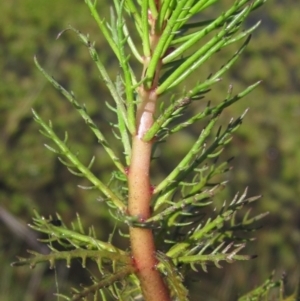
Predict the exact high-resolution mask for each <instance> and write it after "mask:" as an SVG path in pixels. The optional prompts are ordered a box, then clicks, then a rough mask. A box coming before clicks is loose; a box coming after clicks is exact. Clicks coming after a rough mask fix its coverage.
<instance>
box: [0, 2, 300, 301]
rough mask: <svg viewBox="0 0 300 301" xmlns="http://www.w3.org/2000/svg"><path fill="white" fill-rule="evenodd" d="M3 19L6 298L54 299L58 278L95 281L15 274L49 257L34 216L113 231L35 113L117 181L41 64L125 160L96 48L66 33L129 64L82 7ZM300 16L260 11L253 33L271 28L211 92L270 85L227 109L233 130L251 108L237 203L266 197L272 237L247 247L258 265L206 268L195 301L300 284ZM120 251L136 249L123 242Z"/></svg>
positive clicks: (47, 8) (181, 137) (0, 100)
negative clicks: (245, 196)
mask: <svg viewBox="0 0 300 301" xmlns="http://www.w3.org/2000/svg"><path fill="white" fill-rule="evenodd" d="M220 2H221V3H220V4H218V5H217V6H216V7H215V8H214V9H213V10H212V13H213V14H214V15H216V14H217V13H218V12H219V11H222V9H223V8H224V7H227V6H228V5H229V4H230V3H231V2H232V1H230V0H222V1H220ZM108 3H109V2H108V1H99V4H98V6H99V10H100V12H101V15H103V16H106V17H108V16H109V7H108ZM0 11H1V18H0V72H1V82H0V112H1V115H0V126H1V132H0V134H1V144H0V162H1V164H0V225H1V228H0V235H1V239H0V244H1V250H0V262H1V277H0V296H1V301H2V300H3V301H6V300H7V301H10V300H26V301H31V300H39V301H41V300H45V301H48V300H54V298H55V297H53V293H55V292H57V285H56V282H57V281H58V282H59V283H60V285H59V289H60V291H63V292H68V287H69V286H70V283H71V284H72V285H78V284H79V283H84V281H85V279H88V273H86V275H85V273H84V271H81V270H80V267H79V264H78V266H76V263H75V265H74V266H73V267H72V268H71V269H67V268H65V265H64V263H62V264H61V265H58V266H57V269H56V273H55V272H54V271H53V270H49V269H48V266H47V265H40V266H38V267H36V268H35V269H34V270H30V269H29V268H28V267H22V268H12V267H11V266H10V263H11V262H13V261H15V260H16V256H18V255H20V256H27V255H26V249H34V250H37V251H41V252H43V251H44V250H45V249H44V248H45V247H44V246H43V245H42V244H40V243H38V242H37V241H36V234H35V233H33V232H31V231H30V230H29V228H27V227H26V224H28V223H30V222H31V216H32V215H33V213H32V212H33V209H37V210H38V211H39V212H40V213H41V214H42V215H45V216H48V215H49V214H51V215H52V216H53V215H55V212H58V213H59V214H60V215H61V216H62V217H63V219H64V221H65V223H67V224H69V223H70V222H71V221H72V220H74V218H75V217H76V212H78V213H80V215H81V217H82V220H83V223H84V225H85V226H86V227H88V226H90V225H91V224H93V225H94V226H95V228H96V232H97V234H98V235H99V237H101V238H102V239H104V240H106V239H107V238H108V235H109V233H110V227H113V224H112V223H111V222H109V219H108V214H107V210H106V207H105V205H104V204H103V203H101V202H99V201H98V200H97V199H98V197H99V195H98V194H97V192H93V191H85V190H82V189H80V188H78V187H77V185H78V184H80V185H84V184H85V181H84V180H82V179H80V178H77V177H75V176H73V175H72V174H70V173H69V172H68V171H67V170H66V168H65V167H64V166H63V165H62V164H61V163H60V162H59V161H58V160H57V158H56V156H55V155H54V154H52V153H51V152H49V151H47V150H46V149H45V147H44V146H43V144H44V143H47V142H48V143H49V141H47V139H46V138H44V137H43V136H42V135H40V134H39V133H38V126H37V124H35V123H34V122H33V119H32V115H31V108H32V107H33V108H34V109H35V110H37V111H38V112H39V114H40V115H41V116H42V117H43V118H44V119H45V120H48V119H51V120H52V121H53V124H54V128H55V130H56V131H57V133H59V134H61V135H63V133H64V131H65V130H67V131H68V133H69V136H70V138H69V141H70V146H71V148H72V149H73V150H76V151H78V153H79V156H80V158H81V159H82V160H83V161H84V162H88V161H89V159H90V158H91V157H92V156H93V155H95V156H96V163H95V166H94V171H95V173H96V174H97V175H99V177H100V178H101V179H103V180H104V181H105V182H108V181H109V178H110V171H111V163H110V161H109V160H108V158H107V156H106V154H105V153H104V152H103V149H102V148H101V146H100V145H99V144H98V143H97V141H96V139H95V138H94V136H93V135H92V133H91V132H90V130H89V129H88V128H87V127H86V126H85V124H84V122H83V121H82V120H81V117H80V116H79V115H78V114H77V112H76V111H75V110H73V108H72V107H71V105H70V104H69V103H68V102H67V101H66V100H65V99H64V98H63V97H62V96H61V95H60V94H59V93H58V92H57V91H56V90H55V89H54V88H53V87H52V86H50V84H48V83H47V82H46V81H45V79H44V78H43V77H42V75H41V74H40V73H39V72H38V70H37V69H36V67H35V66H34V63H33V56H34V55H36V56H37V58H38V60H39V61H40V63H41V64H42V66H44V67H45V69H46V70H47V71H49V72H50V74H52V75H53V76H54V77H55V78H56V79H57V80H58V81H59V82H60V83H61V84H62V85H63V86H64V87H66V88H68V89H69V90H72V91H74V93H75V94H76V96H77V98H78V100H79V102H81V103H85V104H86V107H87V109H88V112H89V113H90V114H91V115H92V117H93V119H94V120H95V121H96V123H97V124H99V125H100V126H101V127H102V129H104V132H105V133H107V136H108V140H109V141H112V143H114V144H115V145H116V148H117V149H118V152H119V153H120V154H121V152H122V149H121V148H120V145H117V144H116V143H115V141H114V139H113V134H112V131H111V129H110V127H109V122H111V121H113V118H114V116H113V115H112V113H111V112H110V111H108V110H107V109H106V106H105V101H108V102H110V101H111V99H110V96H109V94H108V92H107V90H106V89H105V85H104V83H103V82H102V81H101V80H100V79H99V77H98V74H97V72H96V69H95V67H94V65H93V62H92V61H91V59H90V57H89V54H88V51H87V49H86V48H85V47H84V46H83V45H82V44H80V42H79V41H78V40H77V38H76V36H75V35H74V34H73V33H71V32H66V33H65V34H63V35H62V36H61V38H60V39H58V40H56V36H57V34H58V33H59V32H60V31H62V30H63V29H65V28H66V27H67V26H68V25H69V24H71V25H72V26H74V27H75V28H77V29H79V30H80V31H82V32H83V33H89V34H90V36H91V40H95V41H96V47H97V49H98V50H99V53H100V56H101V58H102V59H103V60H105V61H106V64H107V66H108V69H109V71H110V72H111V74H112V76H116V74H117V73H118V71H119V66H118V63H117V62H116V60H115V58H114V56H113V55H112V53H111V52H110V51H109V48H108V46H107V44H106V43H105V41H103V39H102V37H101V34H100V32H99V30H98V28H97V26H96V24H95V22H94V20H93V19H92V17H91V16H90V13H89V11H88V8H87V6H86V5H85V4H84V1H83V0H64V1H58V0H52V1H46V0H39V1H36V0H22V1H17V0H10V1H1V3H0ZM299 16H300V3H299V1H298V0H285V1H268V2H267V4H266V5H265V6H264V7H262V8H260V9H259V10H258V11H256V12H255V13H253V14H252V15H251V16H250V18H249V19H248V21H247V22H246V26H251V25H253V24H254V22H256V21H257V20H259V19H262V20H263V23H262V25H261V27H260V28H259V29H258V30H257V31H256V32H255V33H254V36H253V39H252V41H251V43H250V45H249V47H248V49H247V50H246V51H245V52H244V54H243V56H242V58H241V59H240V60H239V62H238V63H237V64H236V65H235V66H234V68H233V69H232V70H231V71H230V73H229V74H227V75H226V74H225V75H224V79H223V81H222V82H221V83H220V84H218V85H216V86H215V87H214V90H213V91H212V92H211V93H210V94H209V99H211V100H212V101H213V102H218V101H221V100H222V99H223V97H224V96H225V95H226V92H227V89H228V85H229V84H233V89H234V92H238V91H240V90H241V89H243V88H245V87H246V86H247V85H249V84H252V83H253V82H255V81H257V80H259V79H262V80H263V83H262V84H261V85H260V86H259V87H258V88H257V89H256V90H255V91H254V92H253V93H252V94H250V95H249V96H247V97H246V98H245V99H244V100H242V101H241V102H240V103H238V104H236V105H235V106H234V107H230V108H229V109H227V110H226V112H224V116H223V120H224V121H228V120H229V119H230V118H231V117H237V116H238V115H239V114H241V113H242V112H243V111H244V110H245V109H246V108H248V107H250V111H249V113H248V114H247V116H246V119H245V122H244V124H243V126H242V127H241V128H240V129H239V131H238V132H237V133H236V134H235V137H234V139H233V142H232V144H231V145H230V146H229V147H228V148H227V150H226V154H225V155H226V156H227V158H228V157H231V156H235V160H234V161H233V163H232V166H233V170H232V171H231V172H230V174H228V175H226V176H227V177H228V178H229V179H230V184H229V188H228V189H227V192H226V194H227V196H226V197H227V198H230V197H232V196H233V195H234V194H235V193H236V192H237V191H241V190H243V189H244V188H245V187H246V186H249V195H257V194H262V195H263V198H262V199H261V200H260V201H259V202H258V203H257V204H256V205H255V206H254V208H253V214H254V213H255V212H257V213H258V212H265V211H269V212H270V214H269V215H268V216H267V217H266V218H265V219H264V220H262V221H260V223H259V225H260V226H262V228H261V229H260V230H259V231H258V232H257V233H255V234H253V236H255V237H256V238H257V239H256V240H255V241H253V242H251V243H250V244H249V246H248V247H247V252H249V253H250V254H257V255H258V258H257V259H255V260H252V261H250V262H246V263H243V262H242V263H234V264H231V265H229V264H223V267H224V268H223V269H221V270H218V269H216V268H215V267H211V268H210V269H209V272H208V273H207V274H206V273H204V272H202V271H199V275H195V277H194V276H193V277H192V278H193V279H192V280H191V281H189V282H188V283H187V285H188V286H189V287H190V289H191V300H198V297H197V296H198V292H199V291H202V298H201V299H206V300H211V301H213V300H235V299H236V298H237V296H238V295H239V294H242V293H245V292H247V291H248V290H250V289H252V288H253V287H255V286H256V285H258V284H260V283H261V282H262V281H263V280H264V279H266V278H267V277H268V276H269V275H270V273H271V272H272V271H273V270H275V277H277V278H278V277H281V275H282V273H283V272H285V273H286V275H287V276H286V290H287V292H292V291H293V288H295V286H296V282H297V278H298V276H299V270H298V269H299V265H298V261H299V251H300V232H299V227H300V218H299V211H300V202H299V194H300V185H299V183H300V171H299V170H300V135H299V130H300V67H299V66H300V36H299V32H300V22H299ZM200 17H201V16H200ZM230 51H232V50H230V49H229V50H228V51H227V53H226V51H225V52H224V53H221V54H219V55H218V54H217V55H216V56H215V57H214V58H213V59H211V60H210V61H209V62H208V63H207V64H206V65H205V66H203V67H202V68H201V70H199V71H198V72H199V78H201V77H206V76H207V75H208V74H209V73H210V70H213V69H214V68H217V67H220V66H221V65H222V64H223V63H224V62H225V61H226V60H227V59H228V58H229V55H230V53H232V52H230ZM138 68H140V67H139V66H137V72H140V70H139V69H138ZM198 132H199V128H196V127H193V128H191V129H190V130H189V131H185V132H183V133H180V134H178V135H176V136H174V137H172V139H170V141H169V143H168V144H165V145H163V146H162V147H161V148H160V153H161V158H160V159H158V161H157V162H156V163H155V164H154V167H155V170H156V172H153V182H154V184H155V182H156V181H157V178H159V177H161V176H163V175H164V174H166V173H167V172H168V171H169V170H170V169H171V168H172V166H174V164H175V162H176V161H177V160H178V158H180V157H181V156H182V154H183V152H184V150H185V149H186V147H185V146H186V145H188V144H189V143H190V142H191V140H192V139H193V138H194V137H195V135H196V133H198ZM226 156H225V157H226ZM166 158H167V159H168V160H166ZM154 174H155V175H157V176H158V177H157V178H155V176H154ZM220 201H223V200H220ZM117 243H118V244H122V245H123V246H125V247H126V242H124V241H120V242H117ZM244 252H245V251H244ZM203 296H204V297H205V298H204V297H203Z"/></svg>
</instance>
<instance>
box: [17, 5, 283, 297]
mask: <svg viewBox="0 0 300 301" xmlns="http://www.w3.org/2000/svg"><path fill="white" fill-rule="evenodd" d="M85 2H86V4H87V6H88V8H89V9H90V12H91V15H92V16H93V17H94V19H95V21H96V23H97V24H98V26H99V29H100V31H101V33H102V34H103V36H104V37H105V39H106V41H107V42H108V44H109V46H110V49H111V51H112V53H113V54H114V55H115V57H116V59H117V60H118V62H119V65H120V74H118V75H117V77H116V78H111V76H110V74H109V72H108V70H107V68H106V67H105V64H104V63H103V62H102V61H101V58H100V55H99V53H98V51H99V50H97V47H96V45H95V44H94V43H93V42H92V41H91V40H90V37H89V36H88V35H86V34H83V33H81V32H80V31H79V30H77V29H74V28H72V27H69V28H68V29H67V30H68V31H71V32H72V33H75V34H76V35H77V37H78V39H79V40H80V41H81V42H82V43H83V44H84V45H85V46H86V48H87V50H88V52H89V55H90V56H91V59H92V60H93V61H94V63H95V68H96V69H97V70H98V72H99V76H100V78H101V80H102V81H103V82H104V83H105V84H106V86H107V89H108V90H109V92H110V94H111V97H112V100H113V102H112V103H110V102H107V103H104V101H103V103H102V104H99V106H101V105H102V107H104V105H105V104H106V107H107V109H108V110H111V111H112V112H114V113H115V120H114V122H115V123H114V124H112V129H113V133H114V137H115V138H116V139H118V140H119V141H120V143H121V145H122V146H123V157H120V156H119V155H118V154H117V152H116V151H115V150H114V149H113V148H112V147H111V145H110V144H109V142H108V141H109V139H107V133H104V132H103V131H101V129H99V128H98V126H97V125H96V123H95V122H94V121H93V120H92V118H91V117H90V115H89V113H88V110H87V108H85V106H84V105H83V104H81V101H80V100H78V99H77V97H76V96H75V94H74V93H73V92H71V91H70V92H69V91H67V89H65V88H64V87H63V86H62V85H61V84H60V83H58V81H56V80H55V79H54V78H53V77H52V76H50V75H49V74H48V73H47V72H46V71H45V70H44V69H43V68H42V67H41V66H40V64H39V63H38V60H37V59H36V58H35V63H36V66H37V67H38V69H39V70H40V71H41V72H42V74H43V75H44V76H45V77H46V79H47V80H48V81H49V82H50V83H51V84H52V85H53V86H54V87H55V88H56V89H57V90H58V91H59V92H60V93H62V94H63V95H64V96H65V98H66V99H67V100H68V101H69V102H70V103H71V104H72V105H73V107H74V108H75V109H76V110H77V112H78V113H79V114H80V116H81V117H82V118H83V120H84V121H85V123H86V124H87V126H88V127H89V129H90V130H91V131H92V132H93V134H94V135H95V137H96V139H97V140H98V142H99V143H100V144H101V146H102V147H103V149H104V150H105V151H106V153H107V155H108V156H109V158H110V159H111V161H112V162H113V164H114V165H115V168H116V169H115V170H114V171H112V178H111V179H112V180H111V181H112V182H115V183H117V185H116V187H122V188H121V191H120V189H119V191H116V190H115V189H113V188H112V185H111V183H108V184H106V183H105V182H104V181H103V180H102V179H101V178H99V177H98V176H97V175H95V174H94V173H93V171H92V166H93V162H94V160H95V157H93V158H92V159H91V160H90V162H89V163H83V162H82V161H81V160H80V158H79V155H80V154H77V153H75V152H74V151H73V150H72V148H71V147H70V146H69V142H68V134H67V132H66V134H65V137H64V138H63V139H62V138H60V137H59V136H58V135H57V134H56V133H55V129H54V126H53V125H52V122H48V123H47V122H45V121H44V120H43V119H42V117H40V116H39V115H38V113H37V112H35V111H34V110H33V114H34V119H35V121H36V122H37V123H38V124H39V125H40V126H41V128H42V129H41V133H42V134H43V135H44V136H46V137H47V138H49V139H50V140H51V141H52V143H53V144H54V146H49V145H46V147H47V148H48V149H49V150H51V151H52V152H54V153H56V154H57V155H58V157H59V160H60V161H61V163H62V164H64V165H65V166H66V167H67V168H68V170H69V171H70V172H71V173H72V174H74V175H76V176H79V177H83V178H85V179H87V180H88V181H89V182H90V183H91V186H82V188H84V189H96V190H98V191H99V193H101V197H102V198H103V200H104V201H105V202H106V204H107V205H108V206H109V208H110V212H111V216H112V218H114V219H116V220H117V222H118V223H120V224H125V225H127V227H128V231H129V234H128V235H127V237H129V245H130V248H129V250H123V249H120V248H118V247H116V246H115V245H114V244H113V243H112V242H111V241H108V242H104V241H101V240H99V239H97V237H96V234H95V231H94V229H93V227H92V226H91V227H90V228H89V230H88V232H87V233H86V232H85V231H84V229H83V227H82V224H81V221H80V218H79V216H78V219H77V221H76V224H74V225H72V229H69V228H68V227H67V226H66V225H65V224H64V223H63V221H62V219H61V217H60V216H59V215H58V216H57V219H52V217H49V218H48V219H47V218H44V217H42V216H40V215H39V214H38V213H37V212H35V217H34V219H33V224H32V225H31V227H32V228H33V229H34V230H36V231H38V232H41V233H44V234H46V235H47V237H48V238H46V239H43V241H44V242H45V243H47V244H48V245H49V248H50V253H49V254H39V253H36V252H32V251H30V253H31V255H32V256H31V258H29V259H24V258H20V260H19V261H18V262H16V263H14V265H25V264H29V265H30V266H31V267H34V266H35V265H36V264H37V263H39V262H43V261H46V262H49V264H50V268H53V267H54V266H55V262H56V261H58V260H65V261H66V265H67V266H70V265H72V261H73V260H74V259H78V258H80V259H81V263H82V266H83V267H85V266H86V261H87V260H91V261H92V262H93V264H94V265H95V266H96V267H97V269H98V271H99V275H97V276H96V275H92V278H91V283H90V284H88V286H85V287H83V288H80V289H77V288H73V289H72V290H73V291H72V294H71V295H70V296H65V295H62V294H59V296H60V297H61V298H63V299H65V300H89V298H90V296H92V298H93V300H107V298H109V297H108V296H110V297H113V298H115V299H116V300H136V298H140V297H141V296H143V298H144V299H145V300H147V301H148V300H158V299H157V297H158V296H159V300H162V301H163V300H179V301H184V300H188V290H187V289H186V287H185V286H184V280H185V279H186V277H187V276H188V273H189V272H190V271H191V270H194V271H198V270H199V269H202V270H203V271H205V272H209V267H210V266H211V265H213V266H216V267H221V264H225V262H227V263H232V262H234V261H244V260H249V259H252V258H254V257H255V256H253V255H245V254H243V253H242V250H243V249H244V247H245V245H246V243H247V242H249V241H250V240H252V237H249V235H248V233H252V232H253V230H255V225H254V223H255V222H257V221H258V220H260V219H261V218H263V217H264V216H265V215H266V213H263V214H260V215H256V216H252V215H251V212H250V209H248V211H245V210H243V209H244V207H247V206H248V207H249V205H251V204H252V202H255V201H256V200H257V199H259V196H257V197H249V196H247V189H246V190H245V191H244V192H243V193H237V194H236V196H235V197H234V198H233V200H230V201H225V200H224V201H223V202H221V203H222V205H221V204H220V198H222V194H221V191H222V190H223V189H224V188H225V187H226V183H227V181H225V180H224V176H223V175H224V174H225V173H226V172H228V171H229V170H230V162H231V159H227V160H226V159H225V160H224V158H223V157H222V152H223V149H224V147H226V145H227V144H228V143H230V141H231V139H232V135H233V133H234V132H235V131H236V130H237V129H238V128H239V127H240V125H241V124H242V121H243V119H244V117H245V114H246V112H244V113H243V114H241V116H239V117H237V118H235V119H231V120H230V121H229V122H228V124H227V126H226V127H224V126H223V127H222V126H220V125H219V124H220V116H221V114H222V112H223V111H224V110H225V109H226V108H227V107H229V106H231V105H233V104H234V103H236V102H237V101H239V100H241V99H242V98H243V97H245V96H246V95H247V94H248V93H250V92H251V91H252V90H253V89H254V88H255V87H256V86H257V85H258V84H259V82H256V83H253V84H252V85H251V86H249V87H247V88H246V89H244V90H243V91H241V92H239V93H237V94H235V95H234V94H233V89H232V86H230V87H229V89H228V92H227V95H226V96H225V97H224V99H223V100H220V101H219V102H218V103H216V104H212V103H211V102H210V101H208V102H207V104H206V105H204V106H203V102H204V100H203V99H204V98H205V97H208V95H209V92H210V90H211V89H212V87H213V85H215V84H216V83H218V82H219V81H220V80H221V76H223V75H224V74H225V73H226V71H227V70H228V69H229V68H231V67H232V66H233V64H234V63H235V62H236V60H237V59H238V58H239V56H240V55H241V54H242V53H243V51H244V49H245V47H246V46H247V44H248V43H249V41H250V38H251V33H252V32H253V31H254V30H255V29H256V28H257V27H258V25H259V22H258V23H257V24H254V25H253V26H251V27H250V28H248V29H246V30H242V28H243V26H244V21H245V20H246V18H247V17H248V15H249V14H250V13H251V12H252V11H253V10H255V9H257V8H259V7H260V6H261V5H262V4H263V3H264V2H265V0H254V1H249V0H236V1H235V2H234V3H233V4H232V6H231V7H229V8H228V9H227V10H226V11H224V12H223V13H222V14H221V15H219V16H217V17H216V18H215V19H209V20H202V16H205V11H206V10H208V9H210V8H213V7H214V6H215V5H218V2H217V1H216V0H200V1H195V0H181V1H174V0H164V1H154V0H146V1H145V0H138V1H132V0H124V1H119V0H114V1H113V4H114V8H112V9H111V20H110V22H107V21H106V20H104V19H101V17H100V15H99V12H98V10H97V2H96V1H91V0H85ZM132 22H133V25H132ZM133 26H135V30H136V34H132V30H133ZM65 31H66V30H64V31H63V32H61V33H60V34H59V36H58V37H61V36H62V34H66V33H65ZM232 44H234V45H236V46H235V48H236V49H237V50H236V51H235V52H233V53H232V56H231V58H229V59H228V60H226V61H224V64H223V65H222V66H220V67H219V70H217V71H213V72H212V73H211V74H207V78H206V79H205V80H199V81H198V82H196V83H194V81H193V79H192V76H195V72H196V71H197V70H200V67H201V66H202V65H203V64H205V63H206V62H207V61H208V60H209V59H211V58H212V57H214V56H215V55H218V53H222V49H224V48H225V47H228V46H230V45H232ZM136 63H139V64H140V65H141V66H142V72H141V75H140V76H139V77H138V76H137V72H136V71H134V69H133V67H132V66H133V65H134V64H136ZM182 83H184V85H185V87H184V88H182V91H181V92H180V88H181V87H182V86H181V84H182ZM102 107H101V108H102ZM201 107H202V108H201ZM195 108H196V109H197V111H196V110H195ZM196 123H197V124H199V127H200V128H201V131H200V133H199V135H198V137H197V138H196V139H195V142H194V144H193V145H192V146H191V147H190V149H188V150H187V152H186V154H185V156H184V157H183V158H182V160H181V161H180V162H177V163H175V166H174V168H173V170H172V171H171V172H170V173H169V174H168V175H166V177H165V178H164V179H163V180H162V181H161V182H160V183H157V184H156V185H152V184H151V180H150V175H149V174H150V165H151V162H152V161H153V160H154V159H155V150H156V149H158V148H161V147H162V142H166V143H167V142H168V139H169V138H170V136H171V135H173V134H174V135H176V133H177V132H179V131H182V130H183V129H185V128H187V127H189V126H191V125H193V124H196ZM179 143H180V141H179ZM54 243H55V244H56V245H59V246H60V247H62V248H63V249H64V250H63V251H61V250H59V249H58V248H55V247H53V245H54ZM279 284H280V285H282V284H281V282H274V281H272V280H271V279H269V280H268V281H267V282H266V283H264V284H263V285H262V286H261V287H259V288H257V289H256V290H254V291H252V292H250V293H249V294H248V295H245V296H243V297H241V298H240V299H239V300H260V297H261V296H264V295H267V294H268V292H269V290H271V289H272V288H273V287H278V286H280V285H279ZM199 300H201V297H200V298H199ZM280 300H283V297H281V298H280Z"/></svg>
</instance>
